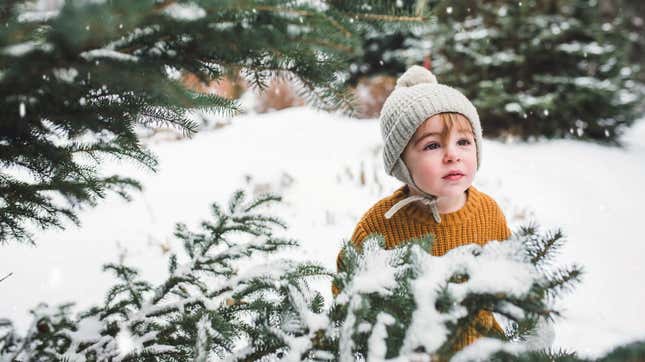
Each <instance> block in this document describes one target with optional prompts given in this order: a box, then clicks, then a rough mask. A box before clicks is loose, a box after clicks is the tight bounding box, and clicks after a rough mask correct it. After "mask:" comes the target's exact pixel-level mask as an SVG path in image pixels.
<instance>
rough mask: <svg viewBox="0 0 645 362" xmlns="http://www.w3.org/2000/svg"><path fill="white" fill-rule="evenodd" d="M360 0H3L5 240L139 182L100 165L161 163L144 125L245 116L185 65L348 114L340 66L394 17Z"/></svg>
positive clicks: (0, 237) (0, 223)
mask: <svg viewBox="0 0 645 362" xmlns="http://www.w3.org/2000/svg"><path fill="white" fill-rule="evenodd" d="M359 3H361V4H362V2H358V1H346V2H341V3H340V4H336V5H334V4H332V5H329V4H327V3H324V2H320V3H309V2H293V1H286V0H276V1H260V0H249V1H227V0H218V1H211V0H208V1H206V0H202V1H185V0H184V1H181V0H164V1H158V0H138V1H134V2H133V1H130V0H108V1H85V0H68V1H65V2H64V5H63V6H62V7H61V8H60V9H57V10H54V11H46V12H45V11H38V9H37V8H34V4H33V3H32V2H29V1H27V0H14V1H2V3H1V4H0V25H1V26H0V99H2V104H1V106H0V109H1V116H2V117H1V119H2V120H1V121H0V167H1V168H0V243H4V242H7V241H8V240H19V241H32V242H33V238H32V235H31V233H30V230H31V229H33V228H34V227H40V228H48V227H61V228H62V227H63V225H64V221H65V220H71V221H72V222H75V223H78V217H77V211H78V209H79V208H80V207H84V206H91V205H95V204H96V202H97V201H98V200H99V199H101V198H103V197H105V196H106V194H107V193H108V192H115V193H116V194H118V195H120V196H122V197H124V198H126V199H127V198H129V197H130V196H131V192H132V191H136V190H138V189H140V188H141V187H142V185H141V184H140V183H139V182H138V181H136V180H134V179H132V178H129V177H123V176H120V175H105V174H103V173H102V172H101V167H100V166H101V162H102V160H104V159H115V158H116V159H127V160H133V161H134V162H135V163H138V164H140V165H142V166H144V167H147V168H149V169H151V170H155V169H156V166H157V161H156V159H155V157H154V155H152V154H151V153H150V152H149V151H148V150H147V149H146V148H145V147H144V146H143V145H142V144H141V142H140V141H139V139H138V137H137V131H138V130H139V129H141V128H146V127H155V126H159V125H164V126H171V127H176V128H178V129H180V130H181V131H183V132H185V133H186V134H188V135H190V134H192V133H193V132H194V131H195V127H196V125H195V124H194V123H193V122H191V121H190V118H189V117H188V112H190V111H192V110H203V111H207V112H214V113H219V114H233V113H235V112H237V111H238V109H239V107H238V104H237V103H236V102H235V101H233V100H230V99H226V98H223V97H219V96H217V95H214V94H203V93H197V92H194V91H192V90H190V89H187V88H186V87H185V86H184V84H182V83H181V81H180V79H179V76H180V75H181V74H183V73H191V74H194V75H195V76H197V77H198V78H199V79H200V80H201V81H204V82H207V81H210V80H214V79H215V80H216V79H220V78H222V77H223V76H225V75H226V74H238V73H241V75H242V77H244V78H245V79H246V80H247V81H248V82H249V83H250V84H251V85H252V86H253V87H255V88H256V89H260V90H262V89H264V88H265V87H266V86H267V85H268V82H269V81H270V80H271V79H272V77H276V76H280V77H285V78H288V79H291V80H292V81H293V82H294V83H296V84H297V85H298V86H299V88H298V89H299V93H300V94H299V95H300V96H302V97H303V98H305V99H306V100H308V101H309V102H310V104H312V105H314V106H316V107H320V108H323V109H334V110H335V109H345V110H351V109H352V98H351V96H350V93H349V92H348V91H346V90H345V88H344V86H343V81H344V78H345V77H344V76H343V75H342V74H343V71H344V70H345V69H346V68H347V59H348V58H349V57H350V55H351V54H353V51H354V49H357V48H358V46H357V44H358V41H359V40H358V37H357V36H356V35H355V34H356V33H357V31H355V30H356V28H357V27H359V26H362V25H361V24H363V23H365V22H381V21H395V20H396V16H391V14H382V13H378V11H381V10H385V9H386V8H385V7H383V6H374V7H373V8H372V10H369V9H362V8H360V7H359ZM397 14H402V12H401V11H399V12H398V13H397Z"/></svg>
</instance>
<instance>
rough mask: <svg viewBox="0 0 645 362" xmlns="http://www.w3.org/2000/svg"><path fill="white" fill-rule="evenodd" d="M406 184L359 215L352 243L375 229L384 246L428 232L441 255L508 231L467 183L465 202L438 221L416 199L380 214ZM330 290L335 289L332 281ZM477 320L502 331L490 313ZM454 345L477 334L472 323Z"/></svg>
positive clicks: (402, 194) (498, 215)
mask: <svg viewBox="0 0 645 362" xmlns="http://www.w3.org/2000/svg"><path fill="white" fill-rule="evenodd" d="M409 192H410V191H409V189H408V186H407V185H405V186H402V187H401V188H399V189H397V190H396V191H395V192H394V193H393V194H392V195H390V196H388V197H385V198H383V199H381V200H380V201H378V202H377V203H376V204H374V206H372V207H371V208H370V209H369V210H368V211H367V212H366V213H365V214H364V215H363V217H362V218H361V219H360V221H359V222H358V225H356V229H355V230H354V233H353V235H352V237H351V241H352V242H353V243H354V244H355V245H360V244H361V243H362V242H363V240H364V239H365V237H366V236H368V235H370V234H373V233H377V234H381V235H383V236H384V238H385V243H386V247H387V248H392V247H394V246H397V245H399V244H401V243H402V242H404V241H406V240H409V239H411V238H418V237H421V236H424V235H427V234H429V233H432V234H433V235H434V237H435V240H434V243H433V245H432V255H437V256H440V255H444V254H445V253H446V252H448V250H450V249H452V248H455V247H458V246H462V245H466V244H469V243H473V242H474V243H477V244H480V245H483V244H485V243H486V242H488V241H490V240H506V239H508V238H509V237H510V235H511V231H510V230H509V228H508V226H507V225H506V219H505V218H504V214H503V213H502V210H500V208H499V206H498V205H497V203H496V202H495V200H493V199H492V198H491V197H490V196H488V195H486V194H485V193H483V192H480V191H479V190H477V189H476V188H475V187H473V186H471V187H470V188H469V189H468V190H466V195H467V198H466V203H465V205H464V206H463V207H462V208H461V209H459V210H458V211H455V212H452V213H448V214H441V223H439V224H437V223H436V222H435V221H434V219H433V218H432V214H431V213H430V210H429V209H428V207H427V206H426V205H423V204H420V203H418V202H413V203H411V204H408V205H407V206H405V207H404V208H402V209H401V210H399V211H398V212H397V213H395V214H394V216H392V218H391V219H386V218H385V216H384V214H385V213H386V212H387V211H388V210H389V209H390V208H391V207H392V206H393V205H394V204H396V203H397V202H398V201H400V200H402V199H403V198H405V197H407V196H408V195H409ZM336 264H337V267H338V270H342V267H343V266H342V263H341V254H340V253H339V254H338V258H337V261H336ZM332 292H333V294H334V295H337V294H338V292H339V290H338V289H337V288H336V286H335V285H332ZM477 323H478V324H480V327H483V328H484V329H488V330H491V329H494V330H496V331H498V332H501V333H503V329H502V328H501V327H500V326H499V324H498V323H497V321H495V318H494V317H493V314H492V313H491V312H489V311H481V312H480V313H479V315H478V319H477ZM462 333H463V334H462V337H461V338H460V341H459V343H458V344H457V348H458V349H461V348H463V347H465V346H466V345H468V344H470V343H472V342H474V341H475V340H476V339H477V338H479V337H480V334H479V333H478V332H477V330H476V329H475V326H472V327H470V328H468V330H466V331H463V332H462Z"/></svg>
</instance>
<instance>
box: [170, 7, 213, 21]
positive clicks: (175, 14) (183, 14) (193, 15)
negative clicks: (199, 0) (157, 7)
mask: <svg viewBox="0 0 645 362" xmlns="http://www.w3.org/2000/svg"><path fill="white" fill-rule="evenodd" d="M164 14H166V15H168V16H169V17H171V18H173V19H177V20H182V21H193V20H198V19H201V18H203V17H205V16H206V10H204V9H202V8H201V7H199V5H197V4H195V3H186V4H178V3H172V4H170V5H169V6H167V7H166V8H165V9H164Z"/></svg>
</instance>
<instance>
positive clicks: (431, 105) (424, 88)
mask: <svg viewBox="0 0 645 362" xmlns="http://www.w3.org/2000/svg"><path fill="white" fill-rule="evenodd" d="M446 112H455V113H460V114H462V115H464V116H465V117H466V118H468V120H469V121H470V124H471V126H472V129H473V134H474V138H475V146H476V149H477V167H478V168H479V165H480V164H481V146H482V128H481V124H480V122H479V115H478V114H477V110H476V109H475V106H474V105H473V104H472V103H471V102H470V101H469V100H468V98H466V96H464V95H463V94H462V93H461V92H459V91H458V90H456V89H454V88H451V87H449V86H447V85H443V84H439V83H438V82H437V78H436V77H435V76H434V74H432V72H430V71H429V70H427V69H425V68H423V67H420V66H418V65H415V66H412V67H411V68H410V69H408V70H407V71H406V72H405V73H404V74H403V75H402V76H401V77H400V78H399V79H398V80H397V82H396V88H395V89H394V91H393V92H392V93H391V94H390V95H389V96H388V98H387V99H386V100H385V103H384V104H383V109H382V110H381V117H380V118H379V123H380V126H381V135H382V137H383V143H384V149H383V161H384V163H385V172H386V173H387V174H388V175H391V176H394V177H396V178H397V179H399V180H400V181H401V182H403V183H405V184H408V185H411V186H413V187H414V188H415V189H417V190H418V191H419V193H421V194H422V195H423V197H422V199H419V198H418V197H416V196H413V197H415V199H414V200H412V201H416V200H423V203H425V204H426V205H428V206H429V207H430V210H431V212H432V216H433V218H434V220H435V221H436V222H437V223H439V222H441V216H440V215H439V211H438V210H437V200H436V196H434V195H431V194H429V193H427V192H425V191H424V190H421V188H419V187H418V186H417V184H416V183H415V182H414V179H413V178H412V176H411V172H410V170H408V168H407V166H406V165H405V162H403V159H402V158H401V154H402V153H403V150H404V149H405V146H406V145H407V144H408V142H409V141H410V139H411V138H412V136H413V135H414V133H415V132H416V130H417V128H418V127H419V126H420V125H421V124H422V123H423V122H424V121H425V120H426V119H428V118H430V117H432V116H434V115H435V114H439V113H446ZM409 202H411V200H402V204H400V205H395V206H396V207H394V208H393V209H392V210H391V212H389V213H388V215H387V216H386V217H387V218H390V217H392V215H393V214H394V213H395V212H397V211H398V210H399V209H400V208H401V207H403V206H405V205H406V204H408V203H409Z"/></svg>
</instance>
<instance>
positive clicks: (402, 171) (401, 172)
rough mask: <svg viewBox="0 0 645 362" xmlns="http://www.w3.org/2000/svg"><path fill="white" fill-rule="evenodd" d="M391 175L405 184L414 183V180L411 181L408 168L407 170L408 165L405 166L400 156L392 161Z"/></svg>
mask: <svg viewBox="0 0 645 362" xmlns="http://www.w3.org/2000/svg"><path fill="white" fill-rule="evenodd" d="M392 176H394V177H396V178H397V179H398V180H399V181H401V182H403V183H405V184H408V185H414V181H412V174H411V173H410V170H408V166H406V164H405V162H403V159H402V158H401V157H399V158H398V159H397V160H396V162H395V163H394V167H393V168H392Z"/></svg>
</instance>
